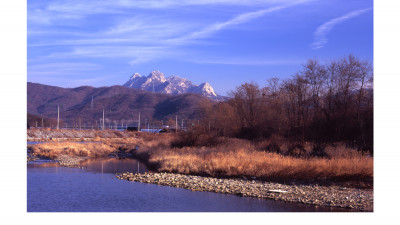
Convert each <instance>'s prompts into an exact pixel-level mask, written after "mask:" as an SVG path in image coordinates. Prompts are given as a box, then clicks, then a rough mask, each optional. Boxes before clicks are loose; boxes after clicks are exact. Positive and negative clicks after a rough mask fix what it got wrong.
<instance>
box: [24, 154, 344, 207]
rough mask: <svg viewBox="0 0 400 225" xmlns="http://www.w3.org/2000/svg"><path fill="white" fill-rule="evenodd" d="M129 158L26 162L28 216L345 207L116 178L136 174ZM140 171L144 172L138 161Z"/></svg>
mask: <svg viewBox="0 0 400 225" xmlns="http://www.w3.org/2000/svg"><path fill="white" fill-rule="evenodd" d="M138 163H139V162H138V161H136V160H134V159H115V158H109V159H96V160H89V161H87V162H85V163H84V164H82V165H83V167H84V168H83V169H82V168H66V167H59V166H58V165H57V164H56V163H54V162H51V161H39V162H30V163H28V166H27V167H28V173H27V175H28V177H27V179H28V182H27V184H28V187H27V195H28V196H27V197H28V198H27V200H28V202H27V205H28V207H27V208H28V212H331V211H340V212H343V211H348V210H344V209H337V208H329V207H316V206H308V205H302V204H293V203H285V202H281V201H273V200H265V199H257V198H245V197H239V196H236V195H228V194H217V193H211V192H192V191H190V190H186V189H183V188H174V187H167V186H158V185H154V184H143V183H137V182H129V181H125V180H119V179H117V178H116V177H115V173H120V172H128V171H129V172H133V173H135V172H137V169H138ZM139 167H140V168H139V172H146V171H148V170H147V168H146V167H145V166H144V165H143V164H142V163H139Z"/></svg>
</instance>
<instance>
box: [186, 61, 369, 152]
mask: <svg viewBox="0 0 400 225" xmlns="http://www.w3.org/2000/svg"><path fill="white" fill-rule="evenodd" d="M230 97H231V99H230V100H228V101H226V102H221V103H218V104H216V105H205V106H203V108H202V110H203V115H204V117H203V119H202V120H203V121H202V123H200V124H201V125H199V126H197V128H196V129H194V131H197V132H198V133H199V134H201V135H208V136H210V137H218V136H230V137H239V138H246V139H253V140H254V139H262V138H269V137H271V135H278V136H281V137H284V138H286V139H287V140H290V141H298V142H304V141H308V142H313V143H333V142H346V143H347V144H348V145H351V147H355V148H358V149H360V150H363V151H370V152H372V151H373V67H372V64H371V63H370V62H368V61H365V60H360V59H358V58H357V57H355V56H353V55H349V56H347V57H344V58H341V59H338V60H335V61H332V62H330V63H327V64H321V63H320V62H318V60H314V59H313V60H308V62H307V63H306V64H305V65H303V68H302V69H301V70H300V71H298V72H297V73H296V74H295V75H294V76H293V77H292V78H291V79H287V80H280V79H279V78H272V79H269V80H268V85H266V86H265V87H260V86H259V85H258V84H256V83H245V84H242V85H241V86H239V87H237V88H236V89H235V90H234V91H232V92H231V93H230Z"/></svg>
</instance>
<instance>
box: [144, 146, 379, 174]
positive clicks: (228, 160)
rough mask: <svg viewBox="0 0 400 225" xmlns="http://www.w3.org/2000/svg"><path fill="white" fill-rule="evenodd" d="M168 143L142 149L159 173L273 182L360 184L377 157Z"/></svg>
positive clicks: (349, 152)
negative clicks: (292, 153)
mask: <svg viewBox="0 0 400 225" xmlns="http://www.w3.org/2000/svg"><path fill="white" fill-rule="evenodd" d="M168 140H169V141H170V140H171V139H168ZM168 140H166V139H163V140H162V141H163V142H164V143H160V142H157V140H153V141H152V142H151V143H150V144H149V143H147V144H148V145H147V144H146V143H145V144H144V145H143V148H141V149H140V150H139V154H141V155H146V156H147V157H148V159H147V160H148V162H149V163H150V164H151V165H155V167H156V169H157V170H158V171H165V172H176V173H182V174H201V175H209V176H232V177H241V176H246V177H257V178H261V179H271V180H304V181H326V180H330V181H336V180H337V181H351V180H358V181H360V180H372V178H373V158H371V157H367V156H365V155H363V154H361V153H359V152H357V151H355V150H352V149H348V148H345V147H344V146H341V145H340V146H336V147H330V148H327V154H328V155H329V158H314V157H310V158H296V157H290V156H284V155H281V154H276V153H270V152H263V151H259V150H257V147H256V146H255V145H253V144H252V143H251V142H249V141H244V140H239V139H226V140H224V141H222V143H223V144H221V145H219V146H217V147H185V148H180V149H178V148H169V147H168V146H167V145H166V144H165V142H167V141H168ZM307 150H308V149H307Z"/></svg>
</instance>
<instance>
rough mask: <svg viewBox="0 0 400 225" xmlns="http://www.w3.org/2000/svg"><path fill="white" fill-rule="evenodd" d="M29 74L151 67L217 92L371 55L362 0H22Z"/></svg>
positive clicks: (81, 74) (96, 82) (73, 77)
mask: <svg viewBox="0 0 400 225" xmlns="http://www.w3.org/2000/svg"><path fill="white" fill-rule="evenodd" d="M27 12H28V13H27V18H28V24H27V26H28V31H27V32H28V42H27V55H28V58H27V60H28V61H27V62H28V68H27V69H28V78H27V80H28V81H30V82H37V83H43V84H49V85H55V86H61V87H77V86H81V85H90V86H95V87H99V86H111V85H122V84H124V83H125V82H126V81H127V80H128V79H129V77H130V76H131V75H132V74H134V73H135V72H138V73H140V74H142V75H148V74H149V73H150V72H151V71H152V70H160V71H161V72H163V73H164V75H166V76H170V75H178V76H181V77H185V78H187V79H190V80H192V81H193V82H194V83H195V84H200V83H202V82H209V83H210V84H211V85H212V86H213V87H214V89H215V91H216V92H217V93H219V94H222V95H226V93H227V92H228V91H230V90H233V89H234V88H235V87H237V86H239V85H240V84H242V83H244V82H250V81H254V82H257V83H259V84H260V85H264V84H266V83H267V82H266V81H267V79H269V78H271V77H280V78H282V79H286V78H289V77H290V76H291V75H293V74H294V73H295V72H296V71H298V70H299V69H301V67H302V64H304V63H305V62H306V61H307V59H310V58H316V59H319V60H320V61H321V62H329V60H332V59H337V58H339V57H343V56H346V55H348V54H354V55H356V56H357V57H360V58H361V59H368V60H370V61H371V62H372V60H373V1H372V0H330V1H326V0H264V1H263V0H254V1H251V0H177V1H171V0H136V1H134V0H132V1H130V0H114V1H101V0H97V1H96V0H63V1H58V0H54V1H49V0H45V1H40V0H35V1H33V0H28V10H27Z"/></svg>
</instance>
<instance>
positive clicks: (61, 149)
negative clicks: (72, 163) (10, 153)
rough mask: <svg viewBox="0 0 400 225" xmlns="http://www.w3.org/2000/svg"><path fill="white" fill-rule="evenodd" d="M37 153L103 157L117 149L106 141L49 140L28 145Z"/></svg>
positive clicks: (49, 156)
mask: <svg viewBox="0 0 400 225" xmlns="http://www.w3.org/2000/svg"><path fill="white" fill-rule="evenodd" d="M28 148H29V149H31V150H32V153H34V154H35V155H39V156H43V157H48V158H51V159H55V158H56V157H57V156H58V155H62V154H63V155H69V156H81V157H103V156H108V155H109V154H110V153H111V152H113V151H115V150H116V147H115V146H112V145H108V144H104V143H93V142H89V143H76V142H49V143H41V144H35V145H28Z"/></svg>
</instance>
